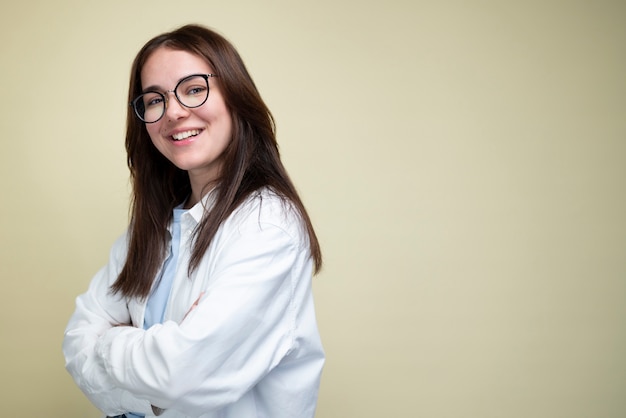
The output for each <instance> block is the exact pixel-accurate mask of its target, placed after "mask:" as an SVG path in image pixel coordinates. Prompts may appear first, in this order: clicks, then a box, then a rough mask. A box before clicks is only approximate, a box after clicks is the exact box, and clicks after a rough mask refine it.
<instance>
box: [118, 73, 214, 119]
mask: <svg viewBox="0 0 626 418" xmlns="http://www.w3.org/2000/svg"><path fill="white" fill-rule="evenodd" d="M194 77H202V78H204V81H205V82H206V97H205V98H204V100H203V101H202V102H201V103H200V104H197V105H195V106H188V105H186V104H185V103H183V102H182V101H181V100H180V97H179V96H178V87H179V86H180V85H181V84H182V83H184V82H185V81H187V80H189V79H190V78H194ZM211 77H217V74H191V75H188V76H186V77H183V78H181V79H180V80H178V83H176V87H174V88H173V89H172V90H166V91H164V92H160V91H157V90H147V91H144V92H142V93H141V94H140V95H139V96H137V97H135V98H134V99H133V100H132V101H131V102H130V103H129V105H130V107H132V108H133V110H134V112H135V116H137V118H138V119H139V120H140V121H142V122H143V123H156V122H158V121H160V120H161V119H162V118H163V116H164V115H165V111H166V110H167V102H168V95H167V93H174V97H176V101H178V103H180V105H181V106H184V107H186V108H188V109H195V108H197V107H200V106H202V105H203V104H205V103H206V101H207V100H208V99H209V91H210V87H209V78H211ZM149 93H154V94H158V95H159V96H161V98H162V99H163V111H162V112H161V116H159V117H158V118H157V119H156V120H153V121H150V122H148V121H146V120H145V119H144V118H143V117H142V116H141V115H140V112H139V110H138V108H137V104H138V103H139V101H140V100H141V99H142V98H143V96H145V95H146V94H149Z"/></svg>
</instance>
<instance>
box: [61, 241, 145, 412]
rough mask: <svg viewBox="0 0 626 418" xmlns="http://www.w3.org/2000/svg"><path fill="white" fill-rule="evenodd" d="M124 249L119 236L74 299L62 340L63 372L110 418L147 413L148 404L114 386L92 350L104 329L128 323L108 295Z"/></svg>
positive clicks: (120, 303)
mask: <svg viewBox="0 0 626 418" xmlns="http://www.w3.org/2000/svg"><path fill="white" fill-rule="evenodd" d="M124 248H125V240H124V237H122V238H120V239H119V240H118V241H117V242H116V243H115V244H114V245H113V249H112V250H111V256H110V258H109V262H108V264H107V265H106V266H105V267H103V268H102V269H101V270H100V271H98V273H96V275H95V276H94V278H93V279H92V281H91V283H90V285H89V289H88V290H87V292H86V293H84V294H82V295H80V296H79V297H78V298H77V299H76V309H75V311H74V314H73V315H72V317H71V318H70V321H69V323H68V325H67V328H66V330H65V336H64V339H63V354H64V356H65V362H66V363H65V364H66V369H67V370H68V372H69V373H70V375H71V376H72V378H73V379H74V381H75V382H76V384H77V385H78V387H79V388H80V389H81V390H82V391H83V393H84V394H85V395H86V396H87V398H88V399H89V400H90V401H91V402H92V403H93V404H94V405H95V406H96V407H97V408H98V409H100V410H101V411H102V412H104V413H106V414H108V415H111V416H113V415H118V414H121V413H124V412H128V411H134V412H139V413H148V412H151V407H150V402H148V401H147V400H145V399H139V398H137V397H135V396H134V395H132V394H131V393H130V392H129V391H127V390H123V389H121V388H119V387H118V386H117V385H116V384H115V381H114V380H113V379H111V377H110V376H109V375H108V373H107V371H106V370H105V368H104V367H102V364H101V362H100V361H99V360H98V358H97V356H96V351H95V347H96V343H97V341H98V340H99V339H100V338H101V336H102V335H104V334H105V333H106V332H107V330H110V329H112V328H113V327H116V326H117V325H119V324H128V323H129V322H130V315H129V313H128V308H127V305H126V302H125V300H124V299H123V298H120V297H119V296H113V295H111V294H110V292H109V287H110V285H111V283H113V281H114V280H115V279H116V278H117V274H118V273H119V268H120V256H121V253H122V250H123V249H124Z"/></svg>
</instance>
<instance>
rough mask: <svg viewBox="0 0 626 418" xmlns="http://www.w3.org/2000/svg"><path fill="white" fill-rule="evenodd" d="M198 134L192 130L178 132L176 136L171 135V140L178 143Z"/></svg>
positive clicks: (196, 130)
mask: <svg viewBox="0 0 626 418" xmlns="http://www.w3.org/2000/svg"><path fill="white" fill-rule="evenodd" d="M199 133H200V131H199V130H198V129H192V130H190V131H185V132H179V133H177V134H174V135H172V138H174V140H176V141H180V140H183V139H186V138H189V137H190V136H196V135H198V134H199Z"/></svg>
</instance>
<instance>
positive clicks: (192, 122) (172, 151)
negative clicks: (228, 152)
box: [141, 47, 232, 185]
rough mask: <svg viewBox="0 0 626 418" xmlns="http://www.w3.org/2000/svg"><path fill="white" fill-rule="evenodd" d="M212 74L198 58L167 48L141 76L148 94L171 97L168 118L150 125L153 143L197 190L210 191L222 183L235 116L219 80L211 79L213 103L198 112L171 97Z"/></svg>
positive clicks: (152, 58)
mask: <svg viewBox="0 0 626 418" xmlns="http://www.w3.org/2000/svg"><path fill="white" fill-rule="evenodd" d="M211 73H213V69H212V68H211V67H210V66H209V64H208V63H207V62H206V60H205V59H203V58H201V57H199V56H198V55H195V54H192V53H190V52H187V51H180V50H174V49H169V48H165V47H161V48H159V49H157V50H155V51H154V52H153V53H152V55H150V57H148V60H147V61H146V63H145V65H144V66H143V68H142V70H141V83H142V86H141V87H142V89H143V90H144V91H145V90H156V91H159V92H161V93H163V94H165V95H166V96H167V97H166V102H167V105H166V109H165V114H164V115H163V117H162V118H161V119H160V120H159V121H157V122H155V123H147V124H146V129H147V131H148V134H149V135H150V139H151V140H152V143H153V144H154V146H155V147H156V148H157V149H158V150H159V151H160V152H161V154H163V155H164V156H165V157H166V158H167V159H168V160H170V161H171V162H172V164H174V165H175V166H176V167H178V168H180V169H181V170H185V171H187V172H188V173H189V179H190V181H191V182H192V185H193V184H194V183H195V184H202V185H206V184H207V183H208V182H210V181H213V180H215V179H216V178H217V177H218V175H219V172H220V168H221V164H222V159H223V158H222V155H223V153H224V150H225V149H226V147H227V146H228V144H229V143H230V141H231V134H232V119H231V115H230V112H229V111H228V109H227V108H226V104H225V103H224V99H223V97H222V94H221V92H220V89H219V86H218V83H217V81H216V80H217V79H216V78H209V79H208V83H209V97H208V98H207V101H206V102H205V103H204V104H203V105H201V106H199V107H196V108H188V107H185V106H183V105H181V104H180V103H179V102H178V100H177V99H176V96H175V95H174V93H172V92H169V93H166V92H167V91H170V90H173V89H174V88H175V87H176V85H177V84H178V82H179V81H180V80H181V79H183V78H185V77H187V76H189V75H192V74H211Z"/></svg>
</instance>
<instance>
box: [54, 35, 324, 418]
mask: <svg viewBox="0 0 626 418" xmlns="http://www.w3.org/2000/svg"><path fill="white" fill-rule="evenodd" d="M129 99H130V103H131V105H130V107H129V110H128V118H127V132H126V150H127V153H128V166H129V168H130V173H131V179H132V186H133V199H132V208H131V221H130V225H129V228H128V230H127V232H126V234H124V235H123V236H122V237H121V238H120V239H119V240H118V241H117V242H116V243H115V244H114V245H113V248H112V250H111V255H110V260H109V262H108V264H107V265H106V266H105V267H104V268H103V269H102V270H100V271H99V272H98V273H97V274H96V275H95V277H94V278H93V280H92V282H91V284H90V286H89V289H88V290H87V292H86V293H84V294H83V295H81V296H79V297H78V298H77V301H76V310H75V312H74V314H73V316H72V317H71V319H70V321H69V324H68V326H67V329H66V332H65V339H64V343H63V351H64V354H65V358H66V367H67V370H68V371H69V372H70V374H71V375H72V377H73V378H74V380H75V381H76V383H77V385H78V386H79V387H80V388H81V390H82V391H83V392H84V393H85V395H86V396H87V397H88V398H89V399H90V400H91V402H92V403H93V404H94V405H95V406H96V407H97V408H99V409H100V410H101V411H103V412H104V413H106V414H107V415H108V416H118V415H119V416H124V415H125V416H127V417H135V416H146V417H153V416H161V417H166V418H167V417H172V418H174V417H180V418H182V417H202V418H209V417H230V418H243V417H245V418H250V417H271V418H280V417H285V418H287V417H289V418H294V417H298V418H303V417H312V416H313V415H314V413H315V405H316V400H317V392H318V387H319V380H320V374H321V370H322V367H323V363H324V353H323V350H322V346H321V342H320V339H319V333H318V330H317V325H316V320H315V312H314V306H313V298H312V293H311V276H312V274H313V273H316V272H317V271H319V269H320V267H321V263H322V262H321V253H320V248H319V244H318V241H317V238H316V236H315V232H314V230H313V227H312V225H311V221H310V219H309V217H308V215H307V213H306V210H305V208H304V206H303V204H302V202H301V200H300V198H299V197H298V194H297V192H296V190H295V188H294V186H293V184H292V183H291V181H290V180H289V177H288V175H287V173H286V171H285V168H284V167H283V165H282V163H281V161H280V158H279V153H278V148H277V144H276V138H275V131H274V123H273V119H272V116H271V114H270V112H269V110H268V109H267V107H266V105H265V104H264V102H263V100H262V99H261V97H260V95H259V92H258V91H257V89H256V87H255V85H254V83H253V81H252V79H251V77H250V75H249V74H248V71H247V70H246V67H245V65H244V63H243V62H242V60H241V58H240V57H239V55H238V53H237V52H236V50H235V49H234V47H233V46H232V45H231V44H230V43H229V42H228V41H227V40H225V39H224V38H223V37H222V36H220V35H218V34H216V33H215V32H213V31H211V30H208V29H206V28H203V27H201V26H196V25H188V26H184V27H181V28H179V29H177V30H175V31H173V32H169V33H165V34H163V35H160V36H157V37H155V38H153V39H152V40H150V41H149V42H148V43H147V44H146V45H145V46H144V47H143V48H142V49H141V51H140V52H139V54H138V55H137V57H136V58H135V61H134V63H133V67H132V71H131V79H130V89H129Z"/></svg>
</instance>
